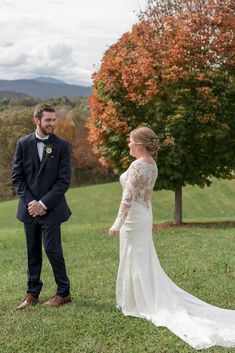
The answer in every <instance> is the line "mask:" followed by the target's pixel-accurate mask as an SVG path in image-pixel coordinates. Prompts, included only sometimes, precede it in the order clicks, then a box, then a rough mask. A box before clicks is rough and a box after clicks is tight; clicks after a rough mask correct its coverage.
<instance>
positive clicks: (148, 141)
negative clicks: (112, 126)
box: [130, 126, 159, 159]
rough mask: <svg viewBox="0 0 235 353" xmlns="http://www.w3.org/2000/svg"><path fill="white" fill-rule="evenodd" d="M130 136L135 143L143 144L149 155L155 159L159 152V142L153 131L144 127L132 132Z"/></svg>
mask: <svg viewBox="0 0 235 353" xmlns="http://www.w3.org/2000/svg"><path fill="white" fill-rule="evenodd" d="M130 135H131V137H132V138H133V140H134V142H135V143H137V144H143V145H144V147H145V148H146V150H147V151H148V152H149V153H150V155H151V156H152V157H153V158H154V159H156V157H157V152H158V150H159V140H158V137H157V135H156V134H155V133H154V132H153V130H151V129H150V128H148V127H145V126H143V127H138V128H137V129H135V130H132V131H131V133H130Z"/></svg>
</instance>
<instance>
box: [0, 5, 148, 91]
mask: <svg viewBox="0 0 235 353" xmlns="http://www.w3.org/2000/svg"><path fill="white" fill-rule="evenodd" d="M145 3H146V0H118V1H117V0H99V1H97V0H41V1H40V2H39V1H37V2H33V1H31V0H21V1H18V0H12V1H10V0H0V7H1V11H0V24H1V25H0V33H1V35H0V47H1V57H0V79H17V78H31V77H35V76H37V75H47V76H53V77H56V78H59V79H62V80H64V81H66V82H69V83H76V84H83V85H90V84H91V74H92V72H93V71H94V70H96V69H97V68H98V67H99V65H100V62H101V59H102V55H103V53H104V51H105V50H106V49H107V47H108V46H109V45H111V44H113V43H115V42H116V41H117V39H118V38H119V37H120V36H121V35H122V34H123V33H124V32H126V31H128V30H131V26H132V24H134V23H135V22H137V20H138V19H137V16H136V14H135V13H134V11H136V13H138V12H139V9H140V7H141V8H144V6H145Z"/></svg>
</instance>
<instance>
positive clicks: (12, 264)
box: [0, 181, 235, 353]
mask: <svg viewBox="0 0 235 353" xmlns="http://www.w3.org/2000/svg"><path fill="white" fill-rule="evenodd" d="M120 192H121V191H120V187H119V184H118V183H113V184H106V185H98V186H90V187H83V188H79V189H70V191H69V192H68V200H69V204H70V206H71V208H72V211H73V216H72V217H71V219H70V221H69V222H67V223H66V224H64V225H63V247H64V255H65V259H66V263H67V267H68V273H69V277H70V280H71V284H72V295H73V302H72V304H69V305H66V306H64V307H61V308H59V309H53V308H43V307H41V306H40V305H38V306H36V307H32V308H29V309H27V310H24V311H22V312H17V311H16V310H15V307H16V305H17V304H18V303H19V302H20V301H21V299H22V298H23V296H24V294H25V284H26V251H25V241H24V235H23V226H22V224H21V223H20V222H18V221H17V220H15V217H14V216H15V212H16V204H17V202H16V200H13V201H8V202H4V203H0V225H1V235H0V271H1V276H0V291H1V301H0V319H1V322H0V353H93V352H94V353H144V352H147V353H176V352H179V353H191V352H193V351H194V350H193V349H192V348H190V347H189V346H187V345H186V344H185V343H184V342H182V341H181V340H180V339H178V338H177V337H176V336H174V335H173V334H172V333H171V332H169V331H168V330H167V329H165V328H156V327H155V326H154V325H152V324H151V323H149V322H147V321H145V320H142V319H136V318H126V317H124V316H123V315H122V314H121V313H120V312H119V311H118V310H117V309H116V308H115V281H116V273H117V266H118V237H117V238H114V239H113V238H110V237H109V236H108V235H107V228H108V227H109V226H110V225H111V224H112V221H113V220H114V218H115V215H116V211H117V208H118V203H119V200H120ZM173 200H174V195H173V193H171V192H166V191H164V192H156V193H154V197H153V206H154V222H155V223H159V222H165V221H169V220H171V219H172V214H173V206H174V205H173ZM183 203H184V220H185V221H190V220H191V221H215V220H235V207H234V206H235V181H230V182H226V181H214V182H213V185H212V187H210V188H208V189H204V190H202V189H199V188H196V187H187V188H185V189H184V200H183ZM154 242H155V246H156V248H157V252H158V255H159V258H160V261H161V264H162V266H163V268H164V270H165V271H166V272H167V274H168V275H169V276H170V277H171V278H172V279H173V281H175V282H176V283H177V284H178V285H179V286H181V287H182V288H184V289H185V290H186V291H189V292H190V293H192V294H194V295H196V296H198V297H200V298H201V299H203V300H205V301H207V302H210V303H211V304H214V305H218V306H222V307H226V308H234V307H235V300H234V291H235V258H234V253H235V229H234V228H232V227H228V226H225V225H224V226H223V225H222V226H219V227H214V228H203V227H193V228H171V229H166V230H161V231H159V230H158V231H155V232H154ZM42 280H43V282H44V286H43V291H42V293H41V297H40V301H41V302H43V301H44V300H46V299H48V297H50V296H51V295H53V294H54V292H55V284H54V280H53V275H52V272H51V268H50V265H49V263H48V261H47V259H46V257H44V264H43V272H42ZM206 352H210V353H212V352H213V353H222V352H224V353H225V352H226V353H229V352H231V353H232V352H234V350H232V349H222V348H219V347H214V348H211V349H208V350H206Z"/></svg>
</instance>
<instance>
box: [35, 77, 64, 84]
mask: <svg viewBox="0 0 235 353" xmlns="http://www.w3.org/2000/svg"><path fill="white" fill-rule="evenodd" d="M33 80H34V81H38V82H44V83H55V84H57V85H61V84H66V83H65V82H64V81H61V80H57V79H56V78H53V77H47V76H39V77H36V78H34V79H33Z"/></svg>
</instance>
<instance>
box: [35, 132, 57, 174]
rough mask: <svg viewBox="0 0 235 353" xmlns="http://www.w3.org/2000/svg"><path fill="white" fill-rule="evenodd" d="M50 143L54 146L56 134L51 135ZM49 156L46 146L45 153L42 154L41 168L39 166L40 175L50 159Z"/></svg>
mask: <svg viewBox="0 0 235 353" xmlns="http://www.w3.org/2000/svg"><path fill="white" fill-rule="evenodd" d="M50 144H51V145H52V146H54V135H51V136H50ZM48 158H49V157H48V156H47V155H46V154H45V148H44V151H43V154H42V160H41V163H40V168H39V172H38V176H39V175H40V174H41V172H42V170H43V168H44V166H45V164H46V162H47V160H48Z"/></svg>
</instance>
